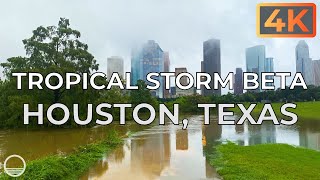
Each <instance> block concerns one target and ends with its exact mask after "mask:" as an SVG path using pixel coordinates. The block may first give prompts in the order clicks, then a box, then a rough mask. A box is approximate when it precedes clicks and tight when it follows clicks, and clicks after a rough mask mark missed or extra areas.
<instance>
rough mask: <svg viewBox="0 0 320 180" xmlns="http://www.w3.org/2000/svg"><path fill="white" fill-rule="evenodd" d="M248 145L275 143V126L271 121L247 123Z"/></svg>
mask: <svg viewBox="0 0 320 180" xmlns="http://www.w3.org/2000/svg"><path fill="white" fill-rule="evenodd" d="M248 130H249V142H248V143H249V145H254V144H266V143H276V127H275V125H274V124H272V123H262V124H261V125H248Z"/></svg>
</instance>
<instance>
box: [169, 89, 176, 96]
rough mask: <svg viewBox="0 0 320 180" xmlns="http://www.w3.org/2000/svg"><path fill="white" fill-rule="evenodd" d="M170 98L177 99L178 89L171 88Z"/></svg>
mask: <svg viewBox="0 0 320 180" xmlns="http://www.w3.org/2000/svg"><path fill="white" fill-rule="evenodd" d="M170 97H171V98H175V97H176V87H175V86H173V87H170Z"/></svg>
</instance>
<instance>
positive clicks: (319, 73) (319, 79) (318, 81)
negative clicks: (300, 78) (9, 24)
mask: <svg viewBox="0 0 320 180" xmlns="http://www.w3.org/2000/svg"><path fill="white" fill-rule="evenodd" d="M312 63H313V69H314V85H316V86H320V60H313V61H312Z"/></svg>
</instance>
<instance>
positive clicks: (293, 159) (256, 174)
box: [209, 143, 320, 180]
mask: <svg viewBox="0 0 320 180" xmlns="http://www.w3.org/2000/svg"><path fill="white" fill-rule="evenodd" d="M319 157H320V152H318V151H314V150H309V149H305V148H300V147H293V146H290V145H286V144H261V145H254V146H238V145H236V144H233V143H228V144H223V145H220V146H218V147H217V149H216V151H215V152H211V154H210V155H209V158H210V164H211V165H212V166H214V167H216V168H217V171H218V173H219V175H220V176H222V177H223V179H224V180H233V179H237V180H238V179H243V180H251V179H252V180H256V179H270V180H278V179H279V180H289V179H290V180H293V179H297V180H298V179H299V180H300V179H308V180H312V179H319V177H320V171H319V169H320V158H319Z"/></svg>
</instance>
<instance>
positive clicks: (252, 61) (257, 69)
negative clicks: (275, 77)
mask: <svg viewBox="0 0 320 180" xmlns="http://www.w3.org/2000/svg"><path fill="white" fill-rule="evenodd" d="M265 59H266V48H265V46H263V45H258V46H254V47H250V48H247V49H246V65H247V72H254V73H256V74H258V75H259V79H258V81H259V84H261V73H262V72H265ZM253 91H254V92H260V91H261V87H260V88H259V89H257V90H253Z"/></svg>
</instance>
